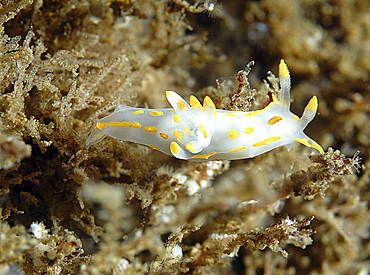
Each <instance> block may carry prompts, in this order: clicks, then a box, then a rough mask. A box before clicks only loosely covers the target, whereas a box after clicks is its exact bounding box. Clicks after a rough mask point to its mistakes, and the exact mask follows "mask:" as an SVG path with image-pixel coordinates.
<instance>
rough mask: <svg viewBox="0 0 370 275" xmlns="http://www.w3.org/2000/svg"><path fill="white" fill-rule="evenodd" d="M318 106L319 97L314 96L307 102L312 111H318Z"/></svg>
mask: <svg viewBox="0 0 370 275" xmlns="http://www.w3.org/2000/svg"><path fill="white" fill-rule="evenodd" d="M317 106H318V103H317V97H316V96H313V97H312V98H311V99H310V101H309V102H308V104H307V108H308V109H309V110H311V111H316V109H317Z"/></svg>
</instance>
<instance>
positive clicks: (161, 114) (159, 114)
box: [149, 111, 164, 116]
mask: <svg viewBox="0 0 370 275" xmlns="http://www.w3.org/2000/svg"><path fill="white" fill-rule="evenodd" d="M149 114H151V115H152V116H163V114H164V113H163V112H162V111H151V112H149Z"/></svg>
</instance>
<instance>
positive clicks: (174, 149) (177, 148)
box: [170, 141, 180, 154]
mask: <svg viewBox="0 0 370 275" xmlns="http://www.w3.org/2000/svg"><path fill="white" fill-rule="evenodd" d="M170 150H171V152H172V153H174V154H177V153H178V152H180V145H178V144H177V143H176V142H174V141H172V142H171V144H170Z"/></svg>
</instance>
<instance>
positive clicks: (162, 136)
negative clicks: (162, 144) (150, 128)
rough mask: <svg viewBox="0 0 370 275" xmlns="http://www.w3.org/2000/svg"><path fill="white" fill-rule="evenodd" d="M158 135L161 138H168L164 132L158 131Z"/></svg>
mask: <svg viewBox="0 0 370 275" xmlns="http://www.w3.org/2000/svg"><path fill="white" fill-rule="evenodd" d="M159 135H160V136H161V138H163V139H168V135H167V134H165V133H159Z"/></svg>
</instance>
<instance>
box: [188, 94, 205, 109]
mask: <svg viewBox="0 0 370 275" xmlns="http://www.w3.org/2000/svg"><path fill="white" fill-rule="evenodd" d="M190 106H191V107H193V108H203V106H202V104H200V102H199V100H198V98H196V97H195V96H193V95H191V96H190Z"/></svg>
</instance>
